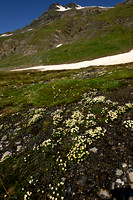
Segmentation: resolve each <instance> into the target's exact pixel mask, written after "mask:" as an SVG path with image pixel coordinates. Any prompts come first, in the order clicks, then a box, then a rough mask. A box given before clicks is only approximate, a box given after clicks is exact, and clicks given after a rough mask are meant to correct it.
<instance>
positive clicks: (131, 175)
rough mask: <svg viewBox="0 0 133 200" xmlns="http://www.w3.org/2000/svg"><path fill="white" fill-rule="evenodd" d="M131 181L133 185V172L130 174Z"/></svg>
mask: <svg viewBox="0 0 133 200" xmlns="http://www.w3.org/2000/svg"><path fill="white" fill-rule="evenodd" d="M129 179H130V181H131V182H132V183H133V172H130V173H129Z"/></svg>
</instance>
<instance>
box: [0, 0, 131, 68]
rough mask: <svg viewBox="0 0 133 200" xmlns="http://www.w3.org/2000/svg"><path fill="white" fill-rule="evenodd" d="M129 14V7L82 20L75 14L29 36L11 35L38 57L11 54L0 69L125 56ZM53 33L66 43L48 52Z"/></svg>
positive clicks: (129, 38) (129, 44)
mask: <svg viewBox="0 0 133 200" xmlns="http://www.w3.org/2000/svg"><path fill="white" fill-rule="evenodd" d="M69 12H70V11H69ZM71 12H72V11H71ZM132 12H133V6H132V3H131V4H127V5H123V6H119V7H116V8H113V9H109V10H107V11H105V12H102V13H100V14H90V15H86V16H84V15H83V13H82V12H81V11H79V12H78V11H76V14H75V15H74V16H71V15H70V16H69V14H68V15H66V16H64V17H62V18H61V19H57V20H55V21H53V22H52V23H50V24H48V25H42V26H38V27H37V28H36V29H35V30H33V31H31V32H25V33H23V34H18V35H14V36H12V38H13V39H15V40H18V41H19V40H23V39H25V40H27V44H29V45H33V46H34V47H36V48H37V50H38V53H36V54H34V55H28V56H22V55H21V54H17V55H16V54H15V53H14V54H11V55H9V56H7V57H5V58H3V59H2V60H0V68H6V67H20V66H21V67H23V66H24V67H26V66H34V65H42V64H59V63H70V62H77V61H82V60H89V59H93V58H97V57H101V56H106V55H112V54H117V53H119V52H126V51H128V50H130V49H132V47H133V37H132V36H133V28H132V21H133V17H132ZM57 32H58V33H59V37H60V38H62V40H61V39H59V40H58V42H59V43H60V42H62V41H65V40H66V41H68V42H65V44H64V45H63V46H62V47H60V48H53V49H50V48H51V45H53V44H55V35H56V34H57ZM27 38H28V39H27ZM3 40H5V38H4V39H3V38H0V42H2V41H3ZM56 43H57V41H56Z"/></svg>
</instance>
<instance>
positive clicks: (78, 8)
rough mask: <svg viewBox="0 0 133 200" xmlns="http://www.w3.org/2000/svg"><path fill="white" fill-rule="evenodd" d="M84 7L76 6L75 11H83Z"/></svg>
mask: <svg viewBox="0 0 133 200" xmlns="http://www.w3.org/2000/svg"><path fill="white" fill-rule="evenodd" d="M84 8H85V7H82V6H79V5H77V7H76V9H77V10H81V9H84Z"/></svg>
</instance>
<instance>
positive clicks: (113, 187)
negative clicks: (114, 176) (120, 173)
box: [111, 182, 115, 190]
mask: <svg viewBox="0 0 133 200" xmlns="http://www.w3.org/2000/svg"><path fill="white" fill-rule="evenodd" d="M111 189H112V190H114V189H115V182H112V186H111Z"/></svg>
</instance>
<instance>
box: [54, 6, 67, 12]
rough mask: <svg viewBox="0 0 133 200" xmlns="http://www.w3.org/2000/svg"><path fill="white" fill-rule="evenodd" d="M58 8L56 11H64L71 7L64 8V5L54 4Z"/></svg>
mask: <svg viewBox="0 0 133 200" xmlns="http://www.w3.org/2000/svg"><path fill="white" fill-rule="evenodd" d="M56 7H57V8H58V9H57V10H56V11H59V12H64V11H67V10H71V8H65V7H64V6H58V5H57V6H56Z"/></svg>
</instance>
